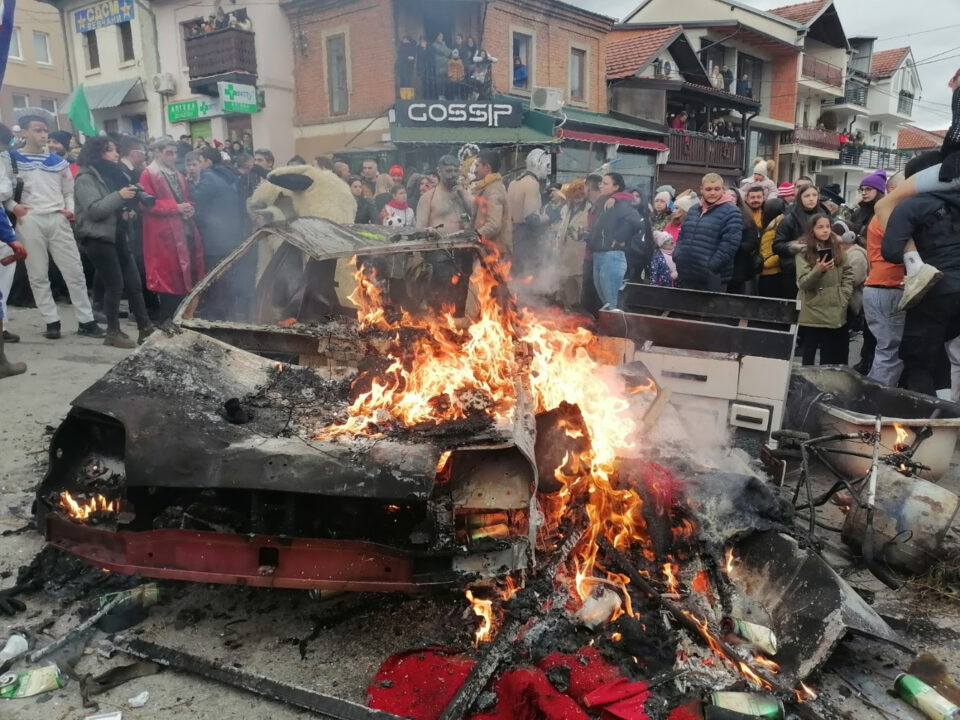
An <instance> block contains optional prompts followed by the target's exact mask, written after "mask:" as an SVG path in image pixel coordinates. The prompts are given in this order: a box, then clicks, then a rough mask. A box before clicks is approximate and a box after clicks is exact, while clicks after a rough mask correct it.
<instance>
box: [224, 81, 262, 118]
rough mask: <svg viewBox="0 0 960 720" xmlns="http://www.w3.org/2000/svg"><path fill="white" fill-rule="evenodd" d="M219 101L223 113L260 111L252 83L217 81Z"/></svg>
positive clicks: (251, 113)
mask: <svg viewBox="0 0 960 720" xmlns="http://www.w3.org/2000/svg"><path fill="white" fill-rule="evenodd" d="M217 90H218V91H219V92H220V102H221V104H222V105H223V112H225V113H243V114H246V115H253V114H254V113H257V112H259V111H260V106H259V105H258V104H257V88H256V87H255V86H253V85H240V84H238V83H229V82H219V83H217Z"/></svg>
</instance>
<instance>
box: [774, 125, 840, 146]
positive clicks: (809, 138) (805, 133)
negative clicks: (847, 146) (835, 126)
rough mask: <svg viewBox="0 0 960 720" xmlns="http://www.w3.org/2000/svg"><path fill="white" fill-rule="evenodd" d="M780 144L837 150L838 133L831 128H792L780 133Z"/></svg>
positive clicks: (838, 143)
mask: <svg viewBox="0 0 960 720" xmlns="http://www.w3.org/2000/svg"><path fill="white" fill-rule="evenodd" d="M780 143H781V145H806V146H807V147H815V148H820V149H821V150H839V149H840V133H837V132H834V131H833V130H815V129H814V128H802V127H798V128H794V129H793V130H788V131H787V132H785V133H782V134H781V135H780Z"/></svg>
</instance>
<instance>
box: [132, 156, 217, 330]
mask: <svg viewBox="0 0 960 720" xmlns="http://www.w3.org/2000/svg"><path fill="white" fill-rule="evenodd" d="M176 163H177V143H176V141H174V140H173V139H167V140H162V141H160V142H159V143H158V144H157V145H155V146H154V160H153V162H152V163H150V165H148V166H147V168H146V169H145V170H144V171H143V174H142V175H141V176H140V184H141V185H143V189H144V190H145V191H146V192H147V193H149V194H150V195H153V196H154V197H155V198H156V199H157V201H156V203H155V204H154V205H153V207H150V208H146V210H145V212H144V216H143V264H144V270H145V275H146V279H147V287H148V288H149V289H150V290H153V291H154V292H156V293H158V294H159V298H160V313H161V316H162V317H163V319H167V318H170V317H172V316H173V313H174V312H175V311H176V309H177V306H178V305H179V304H180V301H181V300H182V299H183V297H184V296H185V295H186V294H187V293H188V292H190V290H191V289H192V288H193V286H194V284H195V283H196V282H197V281H198V280H200V278H202V277H203V275H204V267H203V244H202V241H201V238H200V233H199V232H198V230H197V226H196V223H195V222H194V220H193V218H194V215H195V214H196V210H195V208H194V207H193V203H192V202H191V201H190V189H189V186H188V184H187V179H186V178H185V177H184V176H183V174H182V173H180V172H179V171H178V170H177V164H176Z"/></svg>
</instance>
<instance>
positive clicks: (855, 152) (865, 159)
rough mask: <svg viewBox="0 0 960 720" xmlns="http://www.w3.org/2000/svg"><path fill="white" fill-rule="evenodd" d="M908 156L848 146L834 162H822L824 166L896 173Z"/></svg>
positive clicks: (888, 150) (904, 164) (879, 148)
mask: <svg viewBox="0 0 960 720" xmlns="http://www.w3.org/2000/svg"><path fill="white" fill-rule="evenodd" d="M909 159H910V156H909V155H907V154H904V153H902V152H899V151H897V150H894V149H893V148H884V147H879V146H876V145H860V146H857V145H853V146H850V145H848V146H847V147H845V148H844V149H843V150H841V151H840V157H839V158H838V159H836V160H824V164H825V165H855V166H857V167H861V168H864V169H869V170H878V169H883V170H888V171H892V172H897V171H900V170H903V169H904V167H906V165H907V161H908V160H909Z"/></svg>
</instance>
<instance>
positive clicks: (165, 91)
mask: <svg viewBox="0 0 960 720" xmlns="http://www.w3.org/2000/svg"><path fill="white" fill-rule="evenodd" d="M153 89H154V90H155V91H157V92H158V93H160V94H161V95H173V94H174V93H175V92H176V91H177V81H176V79H175V78H174V77H173V73H168V72H167V73H157V74H156V75H154V76H153Z"/></svg>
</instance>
